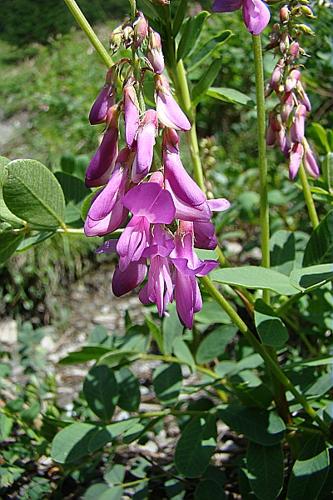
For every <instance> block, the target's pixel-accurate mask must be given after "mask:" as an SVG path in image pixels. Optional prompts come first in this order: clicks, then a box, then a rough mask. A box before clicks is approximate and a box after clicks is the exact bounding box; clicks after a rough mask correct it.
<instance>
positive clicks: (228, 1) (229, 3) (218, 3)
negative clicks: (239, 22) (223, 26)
mask: <svg viewBox="0 0 333 500" xmlns="http://www.w3.org/2000/svg"><path fill="white" fill-rule="evenodd" d="M241 6H242V0H215V1H214V3H213V8H212V10H213V12H233V11H234V10H237V9H240V8H241Z"/></svg>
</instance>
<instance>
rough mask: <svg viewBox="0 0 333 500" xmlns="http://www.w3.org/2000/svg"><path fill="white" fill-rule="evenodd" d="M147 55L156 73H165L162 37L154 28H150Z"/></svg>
mask: <svg viewBox="0 0 333 500" xmlns="http://www.w3.org/2000/svg"><path fill="white" fill-rule="evenodd" d="M147 57H148V60H149V62H150V64H151V65H152V68H153V70H154V71H155V73H157V74H161V73H163V70H164V57H163V52H162V43H161V37H160V35H159V34H158V33H157V32H156V31H154V30H152V29H151V30H150V33H149V43H148V54H147Z"/></svg>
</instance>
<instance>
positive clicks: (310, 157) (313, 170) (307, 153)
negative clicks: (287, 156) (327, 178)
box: [303, 141, 320, 179]
mask: <svg viewBox="0 0 333 500" xmlns="http://www.w3.org/2000/svg"><path fill="white" fill-rule="evenodd" d="M303 162H304V167H305V169H306V171H307V172H308V174H309V175H311V177H313V178H314V179H317V177H319V174H320V170H319V167H318V163H317V160H316V157H315V155H314V153H313V151H312V149H311V148H310V146H309V144H308V142H307V141H304V158H303Z"/></svg>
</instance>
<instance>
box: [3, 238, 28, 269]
mask: <svg viewBox="0 0 333 500" xmlns="http://www.w3.org/2000/svg"><path fill="white" fill-rule="evenodd" d="M23 238H24V235H23V234H22V233H13V232H12V231H5V232H3V233H0V264H2V263H4V262H6V260H7V259H9V257H10V256H11V255H13V253H14V252H15V250H16V249H17V247H18V246H19V244H20V243H21V241H22V240H23Z"/></svg>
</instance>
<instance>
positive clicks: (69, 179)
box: [54, 172, 91, 205]
mask: <svg viewBox="0 0 333 500" xmlns="http://www.w3.org/2000/svg"><path fill="white" fill-rule="evenodd" d="M54 175H55V177H56V178H57V180H58V182H59V184H60V186H61V187H62V191H63V193H64V196H65V201H66V203H70V202H72V203H74V204H75V205H76V204H78V203H80V202H81V201H83V200H84V199H85V198H86V197H87V196H88V195H89V194H90V193H91V191H90V189H88V188H87V187H86V186H85V184H84V183H83V182H82V181H81V180H80V179H78V178H77V177H75V176H74V175H70V174H68V173H65V172H56V173H55V174H54Z"/></svg>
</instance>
